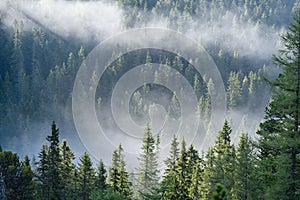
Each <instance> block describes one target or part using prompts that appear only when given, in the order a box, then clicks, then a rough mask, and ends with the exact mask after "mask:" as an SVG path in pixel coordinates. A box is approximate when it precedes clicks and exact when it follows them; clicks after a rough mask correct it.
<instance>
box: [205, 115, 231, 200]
mask: <svg viewBox="0 0 300 200" xmlns="http://www.w3.org/2000/svg"><path fill="white" fill-rule="evenodd" d="M231 132H232V129H231V127H230V125H229V123H228V121H227V120H225V122H224V125H223V128H222V130H221V131H220V132H219V134H218V137H217V139H216V142H215V145H214V147H213V150H212V151H211V153H213V158H214V159H213V160H211V161H212V163H211V166H210V170H211V174H210V178H209V179H210V180H209V181H210V184H209V185H210V186H211V188H210V191H212V190H213V189H214V187H215V185H216V184H217V183H221V184H223V185H224V187H225V189H226V190H227V191H228V192H227V195H228V198H231V193H230V191H231V190H232V188H233V184H234V180H233V178H234V169H235V148H234V146H233V144H232V143H231V139H230V134H231ZM210 156H212V155H210Z"/></svg>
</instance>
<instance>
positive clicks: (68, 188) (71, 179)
mask: <svg viewBox="0 0 300 200" xmlns="http://www.w3.org/2000/svg"><path fill="white" fill-rule="evenodd" d="M59 148H60V156H61V166H60V174H61V180H62V195H63V198H64V199H74V198H75V197H76V196H77V188H76V181H77V180H76V177H75V173H76V166H75V164H74V163H73V161H74V159H75V155H74V153H73V152H72V150H71V147H70V146H69V145H68V143H67V141H66V140H63V141H62V143H61V144H60V147H59Z"/></svg>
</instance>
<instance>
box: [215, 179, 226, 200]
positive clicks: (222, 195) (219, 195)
mask: <svg viewBox="0 0 300 200" xmlns="http://www.w3.org/2000/svg"><path fill="white" fill-rule="evenodd" d="M212 198H213V199H214V200H225V199H227V198H226V189H225V188H224V186H223V185H222V184H220V183H217V184H216V186H215V190H214V192H213V194H212Z"/></svg>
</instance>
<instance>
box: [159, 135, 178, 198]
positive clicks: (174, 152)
mask: <svg viewBox="0 0 300 200" xmlns="http://www.w3.org/2000/svg"><path fill="white" fill-rule="evenodd" d="M178 145H179V142H178V141H177V137H176V135H174V136H173V140H172V142H171V147H170V153H169V156H168V158H167V159H166V160H165V161H164V163H165V166H166V169H165V172H164V176H163V180H162V182H161V183H160V187H161V190H162V199H171V200H175V199H176V192H177V188H178V182H177V180H176V162H177V159H178V157H179V147H178Z"/></svg>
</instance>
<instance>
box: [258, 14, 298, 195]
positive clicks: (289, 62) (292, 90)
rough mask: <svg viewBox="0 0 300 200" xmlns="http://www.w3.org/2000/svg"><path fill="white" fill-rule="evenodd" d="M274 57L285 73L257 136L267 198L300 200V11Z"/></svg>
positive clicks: (282, 73)
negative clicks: (282, 47) (281, 48)
mask: <svg viewBox="0 0 300 200" xmlns="http://www.w3.org/2000/svg"><path fill="white" fill-rule="evenodd" d="M282 41H283V44H284V49H283V50H281V51H279V53H280V54H279V56H275V57H274V63H275V64H276V65H277V66H279V67H281V69H282V72H281V74H279V76H278V78H277V79H276V80H275V82H274V91H273V96H272V100H271V102H270V104H269V107H268V108H267V110H266V116H265V122H263V123H261V125H260V130H259V131H258V132H257V134H258V135H259V136H260V138H259V143H258V148H259V153H260V159H261V165H260V167H261V170H260V171H262V180H261V181H262V182H263V183H264V184H263V193H264V198H268V199H271V198H273V197H275V196H276V198H278V199H300V176H299V174H300V156H299V155H300V148H299V147H300V131H299V125H300V123H299V113H300V11H299V9H298V11H297V12H296V13H295V16H294V22H293V23H292V24H291V25H290V27H289V30H288V32H287V33H286V34H285V35H284V36H283V37H282Z"/></svg>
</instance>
